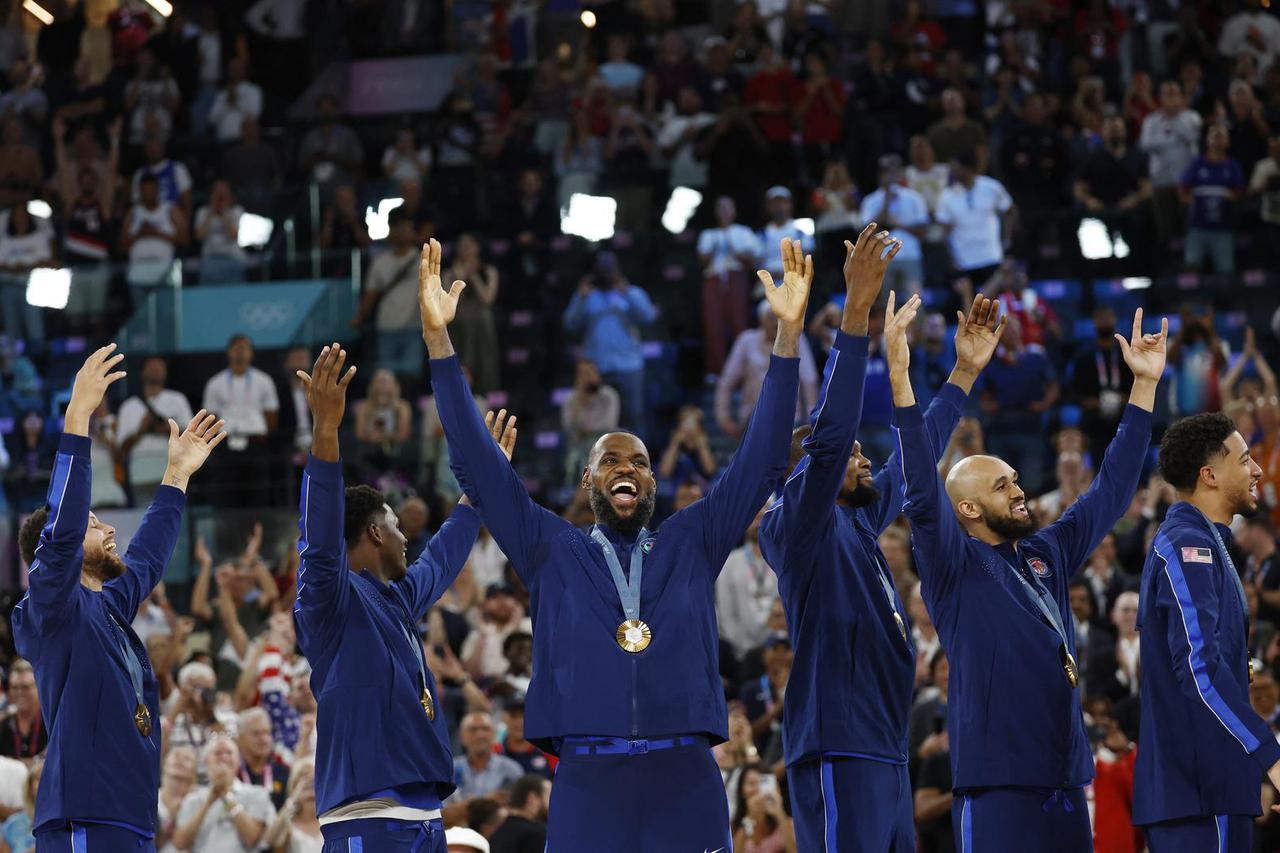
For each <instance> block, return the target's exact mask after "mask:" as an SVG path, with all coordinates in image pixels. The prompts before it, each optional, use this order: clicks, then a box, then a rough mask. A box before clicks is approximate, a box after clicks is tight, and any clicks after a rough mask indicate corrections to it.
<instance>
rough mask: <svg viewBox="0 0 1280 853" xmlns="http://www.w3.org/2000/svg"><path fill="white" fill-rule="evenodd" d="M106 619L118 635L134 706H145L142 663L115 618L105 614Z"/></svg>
mask: <svg viewBox="0 0 1280 853" xmlns="http://www.w3.org/2000/svg"><path fill="white" fill-rule="evenodd" d="M107 618H108V619H110V620H111V624H112V625H114V626H115V628H116V631H118V632H119V634H120V650H121V651H123V652H124V660H125V668H126V669H128V670H129V680H130V681H132V682H133V695H134V697H135V699H136V700H137V702H136V704H135V705H134V707H135V708H137V706H138V705H144V704H146V703H145V702H143V699H142V661H140V660H138V653H137V652H135V651H134V650H133V645H132V644H131V643H130V642H129V635H128V634H127V633H126V632H125V630H124V627H123V626H122V625H121V624H120V623H119V622H117V621H116V617H115V616H113V615H111V614H110V613H108V614H107Z"/></svg>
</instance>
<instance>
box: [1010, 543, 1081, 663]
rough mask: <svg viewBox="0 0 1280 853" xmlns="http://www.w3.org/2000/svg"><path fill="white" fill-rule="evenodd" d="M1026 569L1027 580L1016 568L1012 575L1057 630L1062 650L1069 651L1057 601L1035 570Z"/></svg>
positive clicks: (1050, 624) (1065, 630) (1069, 647)
mask: <svg viewBox="0 0 1280 853" xmlns="http://www.w3.org/2000/svg"><path fill="white" fill-rule="evenodd" d="M1024 562H1025V561H1024ZM1027 571H1028V572H1030V573H1031V580H1027V578H1026V576H1025V575H1023V574H1022V572H1020V571H1018V570H1017V569H1016V568H1015V569H1014V570H1013V575H1014V577H1016V578H1017V579H1018V582H1019V583H1021V584H1022V588H1023V589H1024V590H1026V591H1027V597H1028V598H1030V599H1031V601H1032V602H1033V603H1034V604H1035V605H1036V607H1038V608H1039V609H1040V613H1041V614H1042V615H1043V616H1044V618H1045V619H1046V620H1048V622H1049V626H1050V627H1051V628H1053V630H1055V631H1057V632H1058V636H1059V637H1061V638H1062V649H1063V651H1065V652H1067V653H1070V652H1071V646H1070V644H1068V643H1067V629H1066V626H1065V625H1064V624H1063V622H1062V614H1061V613H1059V612H1058V606H1057V603H1056V602H1055V601H1054V600H1053V596H1051V595H1050V594H1049V591H1048V590H1047V589H1045V588H1044V586H1042V585H1041V583H1040V581H1039V580H1037V579H1036V576H1035V571H1034V570H1033V569H1032V568H1031V567H1030V566H1028V567H1027Z"/></svg>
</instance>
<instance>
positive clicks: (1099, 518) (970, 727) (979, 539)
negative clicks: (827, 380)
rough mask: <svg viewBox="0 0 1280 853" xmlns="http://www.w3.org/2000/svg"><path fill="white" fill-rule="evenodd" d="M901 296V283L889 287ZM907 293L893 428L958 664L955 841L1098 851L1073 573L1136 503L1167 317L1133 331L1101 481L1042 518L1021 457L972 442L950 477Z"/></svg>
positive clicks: (942, 625)
mask: <svg viewBox="0 0 1280 853" xmlns="http://www.w3.org/2000/svg"><path fill="white" fill-rule="evenodd" d="M890 299H891V300H892V297H890ZM908 308H909V306H904V308H903V310H902V311H899V312H896V313H895V312H894V311H893V303H892V301H891V302H890V308H889V311H888V313H887V315H886V316H887V320H886V323H885V340H886V344H887V349H888V360H889V379H890V384H891V385H892V387H893V401H894V407H895V421H896V426H895V431H896V434H897V438H898V452H899V457H900V458H901V459H902V461H903V467H904V469H905V476H906V504H905V507H904V511H905V512H906V514H907V517H908V518H909V519H910V521H911V528H912V546H913V549H914V552H915V557H916V566H917V567H918V568H919V571H920V580H921V589H922V592H923V594H924V601H925V604H926V606H927V607H928V609H929V614H930V616H931V617H932V618H933V622H934V624H935V625H936V626H937V629H938V634H939V636H940V637H941V640H942V646H943V648H944V649H945V650H946V654H947V658H948V659H949V660H950V663H951V675H950V680H949V690H948V697H949V715H948V721H947V731H948V734H949V737H950V742H951V767H952V775H953V779H954V790H955V793H956V797H955V801H954V804H953V806H952V822H953V826H954V827H955V832H956V846H957V848H958V849H961V850H964V851H965V853H1003V851H1008V850H1035V851H1038V853H1083V851H1091V850H1093V840H1092V832H1091V830H1090V826H1089V811H1088V807H1087V803H1086V802H1085V793H1084V788H1085V786H1086V785H1088V784H1089V782H1090V781H1091V780H1092V779H1093V757H1092V753H1091V750H1090V747H1089V738H1088V735H1087V734H1086V732H1085V728H1084V717H1083V714H1082V713H1081V706H1080V691H1079V690H1078V689H1077V687H1078V684H1079V672H1078V670H1077V666H1076V659H1075V654H1076V645H1075V631H1074V630H1073V626H1072V621H1071V618H1072V617H1071V609H1070V596H1069V593H1068V583H1067V581H1068V578H1070V576H1071V575H1072V574H1073V573H1074V572H1075V570H1076V569H1077V568H1079V567H1080V565H1081V564H1083V563H1084V561H1085V560H1086V559H1087V558H1088V556H1089V554H1090V553H1091V552H1092V551H1093V549H1094V548H1096V547H1097V545H1098V543H1099V542H1100V541H1101V540H1102V537H1103V536H1105V535H1106V533H1107V531H1109V530H1110V529H1111V527H1112V525H1114V524H1115V522H1116V521H1117V520H1118V519H1119V518H1120V517H1121V515H1123V514H1124V512H1125V510H1126V509H1127V507H1128V506H1129V502H1130V500H1131V499H1132V498H1133V494H1134V491H1135V490H1136V488H1137V485H1138V477H1139V475H1140V474H1141V473H1142V466H1143V461H1144V460H1145V458H1146V454H1147V447H1148V445H1149V443H1150V440H1151V408H1152V406H1153V404H1154V402H1155V394H1156V386H1157V385H1158V383H1159V380H1160V375H1161V373H1162V372H1163V371H1164V363H1165V338H1166V334H1167V331H1168V323H1167V321H1166V322H1164V323H1162V324H1161V331H1160V332H1159V334H1154V335H1151V334H1149V335H1144V334H1143V333H1142V309H1138V311H1137V313H1136V314H1135V316H1134V319H1133V334H1132V337H1131V338H1130V339H1128V340H1126V339H1124V338H1123V337H1120V336H1117V337H1118V338H1119V340H1120V346H1121V350H1122V351H1123V354H1124V360H1125V363H1126V364H1128V365H1129V367H1130V369H1131V370H1132V371H1133V374H1134V383H1133V390H1132V392H1131V393H1130V395H1129V405H1128V407H1127V408H1126V410H1125V413H1124V417H1123V419H1122V420H1121V422H1120V428H1119V430H1118V431H1117V433H1116V437H1115V439H1114V440H1113V441H1112V442H1111V446H1110V447H1109V448H1108V449H1107V453H1106V457H1105V458H1104V460H1103V462H1102V465H1101V467H1100V469H1099V471H1098V476H1097V478H1096V479H1095V480H1094V482H1093V485H1092V486H1091V487H1090V488H1089V490H1088V491H1086V492H1085V493H1084V494H1083V495H1082V496H1081V497H1080V498H1079V499H1078V500H1077V501H1076V502H1075V504H1073V505H1072V506H1071V507H1070V508H1069V509H1068V510H1067V511H1066V512H1065V513H1064V514H1063V515H1062V517H1061V518H1060V519H1059V520H1058V521H1056V522H1054V523H1053V524H1051V525H1049V526H1048V527H1046V528H1044V529H1043V530H1041V529H1039V525H1038V524H1037V522H1036V518H1035V516H1034V514H1033V513H1032V512H1031V510H1030V509H1029V508H1028V506H1027V500H1026V495H1025V494H1024V493H1023V491H1022V488H1021V487H1020V486H1019V485H1018V472H1017V471H1015V470H1013V469H1012V468H1011V467H1009V465H1008V464H1007V463H1006V462H1004V460H1002V459H999V458H997V457H994V456H970V457H968V458H967V459H964V460H962V461H961V462H960V463H959V464H958V465H956V466H955V468H953V469H952V470H951V473H950V474H949V476H948V477H947V482H946V488H945V494H946V502H947V503H949V504H950V506H949V507H948V506H946V505H945V504H944V498H943V487H942V484H941V482H940V480H939V478H938V473H937V462H938V454H937V451H936V450H935V448H934V444H933V442H931V441H930V440H929V436H928V434H927V432H926V430H925V428H924V425H923V420H922V418H921V414H920V409H919V407H918V406H917V405H916V401H915V395H914V394H913V392H912V389H911V381H910V377H909V376H908V368H909V364H910V352H909V349H908V346H907V340H906V323H905V322H904V320H903V318H902V316H901V315H905V314H907V313H908Z"/></svg>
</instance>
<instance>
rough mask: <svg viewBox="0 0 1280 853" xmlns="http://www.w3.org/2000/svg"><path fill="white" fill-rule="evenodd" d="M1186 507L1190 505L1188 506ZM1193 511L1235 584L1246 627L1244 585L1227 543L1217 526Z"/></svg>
mask: <svg viewBox="0 0 1280 853" xmlns="http://www.w3.org/2000/svg"><path fill="white" fill-rule="evenodd" d="M1188 506H1192V505H1191V504H1188ZM1195 511H1196V512H1198V513H1200V517H1201V518H1203V519H1204V523H1205V524H1207V525H1209V530H1210V532H1212V533H1213V541H1214V542H1216V543H1218V556H1219V557H1221V558H1222V562H1223V563H1225V564H1226V566H1227V574H1229V575H1231V579H1232V580H1233V581H1235V582H1236V592H1237V593H1238V594H1239V595H1240V607H1241V609H1243V610H1244V620H1245V624H1246V625H1247V624H1248V623H1249V600H1248V599H1247V598H1246V597H1245V594H1244V584H1243V583H1241V581H1240V573H1239V572H1237V571H1236V564H1235V563H1234V562H1233V561H1232V559H1231V554H1230V553H1229V552H1228V551H1227V543H1225V542H1223V541H1222V534H1221V533H1219V532H1218V525H1216V524H1214V523H1213V522H1212V521H1210V520H1209V517H1208V516H1207V515H1205V514H1204V512H1202V511H1201V509H1200V508H1199V507H1195Z"/></svg>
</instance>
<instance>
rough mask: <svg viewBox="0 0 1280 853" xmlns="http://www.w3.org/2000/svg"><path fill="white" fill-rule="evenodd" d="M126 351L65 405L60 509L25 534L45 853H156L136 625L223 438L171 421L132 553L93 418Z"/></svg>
mask: <svg viewBox="0 0 1280 853" xmlns="http://www.w3.org/2000/svg"><path fill="white" fill-rule="evenodd" d="M114 350H115V344H109V345H108V346H105V347H103V348H102V349H100V350H98V351H97V352H95V353H93V355H91V356H89V358H88V359H86V360H85V363H84V366H82V367H81V368H80V372H79V373H77V374H76V379H75V386H74V387H73V388H72V390H71V401H70V403H68V404H67V414H66V422H65V424H64V425H63V433H62V441H61V444H60V445H59V447H58V456H57V459H56V461H55V462H54V467H53V478H52V479H51V481H50V483H49V500H48V503H47V504H46V506H45V507H43V508H42V509H39V510H37V511H36V512H35V513H33V514H32V515H31V517H30V518H29V519H28V520H27V521H26V523H25V524H23V526H22V531H21V533H20V534H19V543H20V545H21V548H22V556H23V559H25V560H26V561H27V562H28V563H29V564H30V566H31V570H30V572H29V573H28V579H29V584H30V585H29V588H28V589H27V592H26V594H25V595H23V597H22V600H21V601H20V602H18V604H17V606H16V607H15V608H14V610H13V616H12V619H13V637H14V641H15V644H16V645H17V647H18V652H19V654H21V655H23V656H24V657H26V658H27V659H28V660H30V661H31V664H32V666H33V667H34V668H35V673H36V683H37V685H38V686H39V690H40V699H41V703H42V706H43V707H42V711H43V713H44V725H45V727H46V728H47V729H48V730H49V752H48V758H47V760H46V761H45V765H44V777H43V779H42V780H41V783H40V790H39V793H38V795H37V797H36V812H35V818H34V820H33V821H32V825H33V832H34V833H35V836H36V840H37V844H38V846H39V847H40V850H41V851H42V853H43V851H46V850H49V851H54V853H61V851H75V853H80V851H86V853H109V851H117V850H130V851H134V850H138V851H148V850H149V851H154V850H155V843H154V841H153V837H154V835H155V820H156V793H155V792H156V789H157V788H158V786H159V784H160V724H159V723H160V720H159V716H158V714H159V711H160V707H159V706H160V696H159V688H158V686H157V682H156V676H155V673H154V672H153V671H152V669H151V662H150V659H149V658H148V656H147V650H146V647H145V646H143V644H142V641H141V640H139V639H138V635H137V634H135V633H134V631H133V628H132V627H130V623H132V622H133V618H134V616H135V615H137V612H138V606H139V605H140V604H141V603H142V600H143V599H145V598H146V597H147V596H148V595H150V594H151V591H152V590H153V589H155V587H156V584H158V583H160V578H161V576H162V575H163V574H164V569H165V565H166V564H167V563H168V562H169V557H170V555H172V553H173V548H174V545H175V544H176V543H177V541H178V532H179V529H180V527H181V524H182V510H183V507H184V506H185V505H186V490H187V482H188V481H189V480H190V478H191V476H192V475H193V474H195V472H196V471H198V470H200V467H201V466H202V465H204V462H205V460H206V459H208V458H209V453H210V451H211V450H212V449H213V448H214V447H216V446H217V445H218V444H219V443H220V442H221V441H222V439H223V437H224V436H225V433H223V431H222V426H223V423H222V421H220V420H218V419H217V418H216V417H214V416H213V415H210V414H207V413H206V412H204V411H203V410H201V411H200V412H199V413H198V414H197V415H196V416H195V417H194V418H192V419H191V422H190V423H189V424H188V425H187V428H186V429H185V430H184V431H182V432H181V433H179V432H178V425H177V424H176V423H175V422H174V421H173V420H170V421H169V461H168V465H167V466H166V468H165V472H164V476H163V478H162V480H161V485H160V486H159V487H158V488H157V489H156V494H155V498H154V500H152V502H151V506H150V507H148V509H147V514H146V516H144V517H143V519H142V523H141V525H139V527H138V531H137V533H135V534H134V535H133V539H132V540H131V541H130V543H129V550H128V551H126V552H125V554H124V556H123V557H121V556H120V555H119V554H118V553H116V531H115V528H114V527H112V526H111V525H109V524H106V523H104V522H102V521H101V520H100V519H98V517H97V516H95V515H94V514H93V513H91V512H89V504H90V498H91V496H90V486H91V484H92V480H93V475H92V472H91V470H90V464H89V445H90V440H89V417H90V415H91V414H92V413H93V411H94V410H96V409H97V408H98V406H99V404H100V403H101V402H102V398H103V397H104V396H105V395H106V392H107V388H108V387H110V385H111V384H112V383H113V382H116V381H118V380H119V379H122V378H123V377H124V371H120V370H115V368H116V367H118V366H119V364H120V362H121V361H122V360H123V359H124V356H123V355H120V354H114V355H113V352H114Z"/></svg>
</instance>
